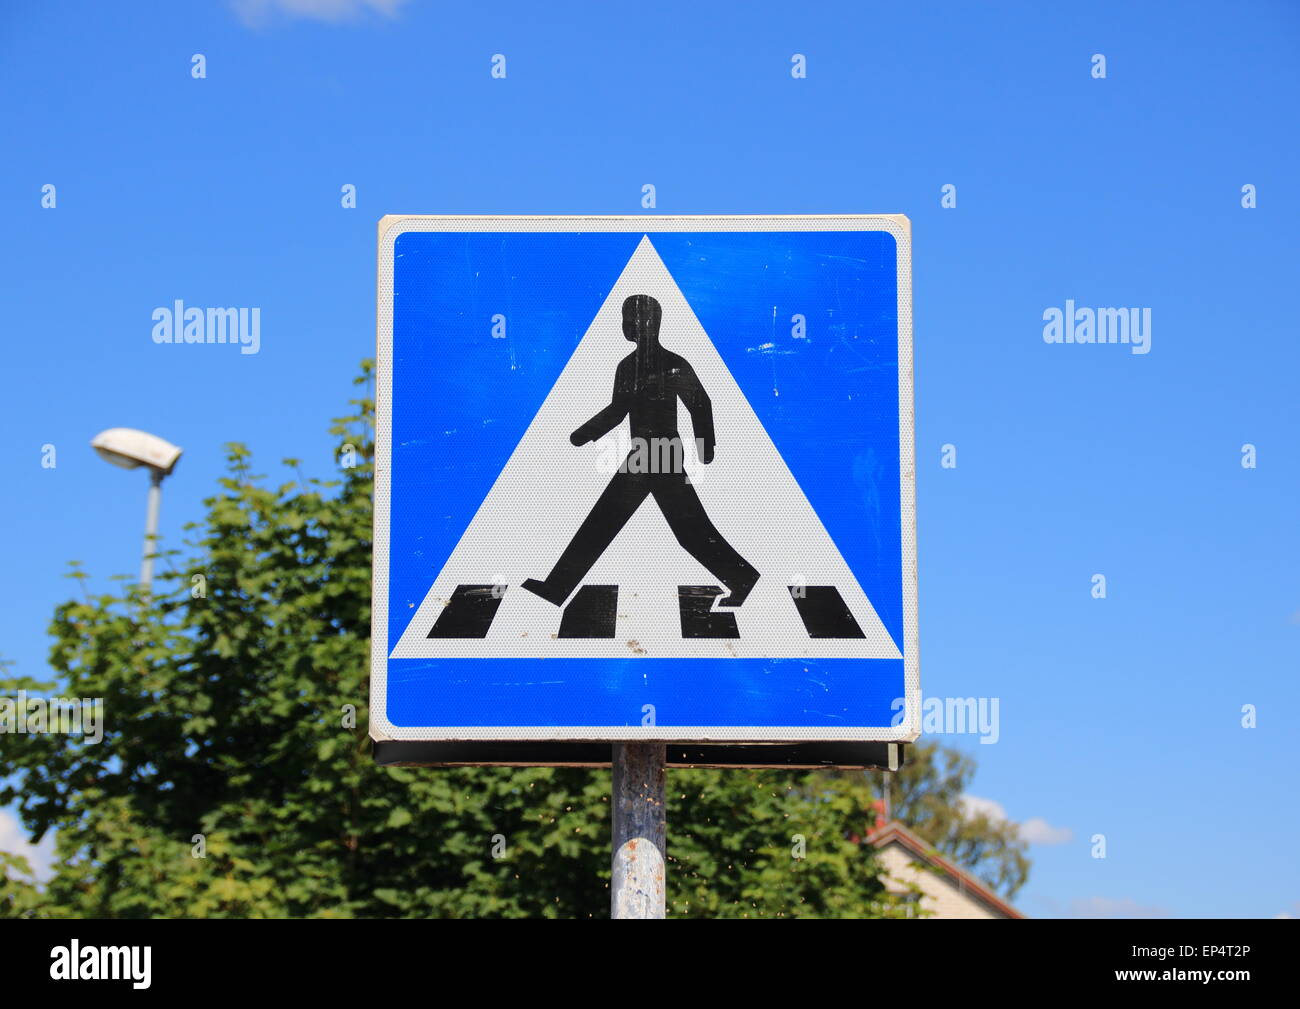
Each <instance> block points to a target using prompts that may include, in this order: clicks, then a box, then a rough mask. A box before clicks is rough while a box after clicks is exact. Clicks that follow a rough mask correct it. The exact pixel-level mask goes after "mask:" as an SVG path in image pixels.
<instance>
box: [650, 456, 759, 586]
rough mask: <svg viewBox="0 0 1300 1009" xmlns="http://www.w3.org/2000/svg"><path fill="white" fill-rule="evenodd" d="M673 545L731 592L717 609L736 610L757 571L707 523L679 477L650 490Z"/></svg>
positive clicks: (696, 499) (693, 495) (662, 479)
mask: <svg viewBox="0 0 1300 1009" xmlns="http://www.w3.org/2000/svg"><path fill="white" fill-rule="evenodd" d="M651 493H652V494H654V496H655V501H657V502H658V504H659V507H660V509H661V510H662V511H663V513H664V518H666V519H667V520H668V526H669V528H670V529H672V531H673V535H674V536H676V537H677V542H678V543H680V544H681V545H682V547H683V548H684V549H686V550H687V551H688V552H689V553H690V554H691V556H693V557H694V558H695V559H696V560H697V561H699V562H700V563H701V564H703V565H704V566H705V567H706V568H707V569H708V570H709V573H710V574H712V575H713V576H714V577H715V578H717V579H718V580H719V581H721V582H722V584H723V585H725V586H726V587H727V588H728V589H730V590H731V595H729V596H727V597H726V598H724V599H721V600H719V601H718V605H719V606H739V605H740V604H741V603H743V602H744V601H745V599H746V598H747V597H748V596H749V593H750V590H751V589H753V587H754V584H755V583H756V582H757V581H758V569H757V568H755V567H754V565H752V564H750V563H749V561H747V560H745V558H743V557H742V556H740V554H739V553H737V552H736V549H735V548H734V547H733V546H732V545H731V544H730V543H728V542H727V541H726V540H725V539H724V538H723V536H722V533H720V532H718V530H717V527H715V526H714V524H713V523H712V522H711V521H709V516H708V514H707V513H706V512H705V510H704V505H703V504H702V503H701V502H700V496H699V495H698V494H697V493H696V492H695V488H694V487H693V486H691V484H689V483H688V482H687V481H686V480H685V479H684V478H683V477H682V476H680V475H673V476H671V477H662V476H661V477H659V478H658V479H657V480H655V482H654V484H653V485H652V486H651Z"/></svg>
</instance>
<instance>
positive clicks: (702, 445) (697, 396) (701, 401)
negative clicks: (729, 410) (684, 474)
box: [678, 364, 714, 463]
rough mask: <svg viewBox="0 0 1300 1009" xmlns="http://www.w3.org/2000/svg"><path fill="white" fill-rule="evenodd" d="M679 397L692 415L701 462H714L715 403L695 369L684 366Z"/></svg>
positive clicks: (687, 365)
mask: <svg viewBox="0 0 1300 1009" xmlns="http://www.w3.org/2000/svg"><path fill="white" fill-rule="evenodd" d="M679 380H680V382H681V385H680V386H679V387H678V388H679V393H678V394H679V395H680V396H681V397H682V402H683V403H685V404H686V409H687V410H688V411H689V412H690V415H691V427H692V428H694V429H695V444H696V445H697V446H699V452H700V462H703V463H710V462H713V449H714V440H713V401H712V400H710V399H709V394H708V393H707V392H705V391H704V386H703V385H702V384H701V383H700V380H699V379H698V378H697V377H696V375H695V369H694V368H692V367H691V366H690V365H689V364H683V367H682V371H681V375H680V379H679Z"/></svg>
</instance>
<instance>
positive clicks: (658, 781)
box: [609, 743, 667, 918]
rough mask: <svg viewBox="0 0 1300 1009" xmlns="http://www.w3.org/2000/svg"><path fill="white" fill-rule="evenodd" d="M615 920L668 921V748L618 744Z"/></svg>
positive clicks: (614, 796) (612, 805) (615, 763)
mask: <svg viewBox="0 0 1300 1009" xmlns="http://www.w3.org/2000/svg"><path fill="white" fill-rule="evenodd" d="M613 745H614V754H613V772H614V775H613V776H614V785H613V793H612V795H611V801H610V815H611V818H612V823H613V860H612V863H611V870H612V871H611V875H610V881H609V914H610V917H611V918H663V917H664V869H665V865H664V850H665V849H664V843H665V836H666V808H665V805H664V798H665V797H664V783H665V779H666V776H667V775H666V747H665V746H664V744H663V743H615V744H613Z"/></svg>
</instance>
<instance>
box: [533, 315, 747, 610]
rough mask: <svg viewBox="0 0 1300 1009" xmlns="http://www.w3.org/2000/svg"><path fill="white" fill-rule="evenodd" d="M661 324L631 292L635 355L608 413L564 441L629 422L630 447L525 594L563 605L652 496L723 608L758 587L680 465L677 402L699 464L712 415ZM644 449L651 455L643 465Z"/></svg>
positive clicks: (708, 455) (709, 445) (710, 448)
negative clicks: (662, 341)
mask: <svg viewBox="0 0 1300 1009" xmlns="http://www.w3.org/2000/svg"><path fill="white" fill-rule="evenodd" d="M662 317H663V310H662V309H661V308H660V306H659V302H657V301H656V300H655V299H654V298H652V297H650V296H649V295H646V294H635V295H633V296H632V297H630V298H628V299H627V300H626V301H624V302H623V335H624V336H625V337H626V338H627V339H628V340H630V341H632V342H633V343H635V344H636V350H635V351H633V352H632V353H631V354H629V355H628V356H627V357H625V358H623V360H622V361H620V362H619V363H618V368H617V370H616V371H615V374H614V395H613V397H612V401H611V402H610V404H609V406H607V407H605V409H603V410H601V411H600V412H599V413H598V414H596V416H594V417H592V418H591V420H589V421H587V422H586V423H585V424H583V425H582V426H581V427H579V428H578V429H577V430H576V431H574V432H573V434H572V435H571V436H570V438H569V440H570V441H571V442H572V443H573V444H574V445H585V444H587V443H588V442H592V441H595V440H596V439H597V438H600V437H602V436H604V435H606V434H608V433H609V432H610V431H612V430H614V428H616V427H617V426H618V425H619V424H621V423H622V422H623V418H624V417H628V418H629V421H630V424H631V428H632V439H633V441H632V444H633V448H632V451H631V452H630V453H629V454H628V457H627V458H626V459H625V460H624V461H623V464H622V466H621V467H620V468H619V471H618V472H617V473H616V474H614V478H613V479H612V480H610V482H609V486H607V487H606V488H605V490H604V492H603V493H602V494H601V495H600V497H599V498H597V499H596V503H595V505H594V506H593V507H592V509H591V512H590V513H589V514H588V515H587V517H586V518H585V519H584V520H583V522H582V525H581V526H579V527H578V531H577V532H576V533H574V534H573V539H572V540H570V541H569V545H568V546H567V547H565V548H564V552H563V553H561V554H560V559H559V560H557V561H556V562H555V566H554V567H553V568H552V569H551V573H550V574H549V575H547V576H546V580H545V581H538V580H537V579H536V578H529V579H527V580H526V581H524V583H523V587H524V588H526V589H528V591H530V592H532V593H535V594H536V595H539V596H541V597H542V598H543V599H545V600H547V601H548V602H551V603H554V604H555V605H556V606H562V605H563V604H564V602H565V600H567V599H568V598H569V596H570V595H571V594H572V593H573V590H574V589H576V588H577V587H578V584H579V583H580V582H581V581H582V579H583V578H584V577H585V576H586V574H587V572H588V571H590V570H591V567H592V565H593V564H595V563H596V561H597V560H599V559H600V555H601V554H603V553H604V552H605V550H606V549H607V548H608V547H609V545H610V544H611V543H612V542H613V541H614V537H615V536H617V535H618V533H619V531H620V530H621V529H622V528H623V527H624V526H625V525H626V524H627V522H628V520H629V519H630V518H631V517H632V515H633V514H634V513H635V512H636V510H637V508H639V507H640V506H641V502H643V501H644V500H645V499H646V498H647V497H649V496H651V495H653V497H654V499H655V503H656V504H658V505H659V509H660V511H662V512H663V514H664V518H665V519H667V520H668V526H669V528H670V529H672V531H673V535H674V536H675V537H676V538H677V542H678V543H680V544H681V545H682V546H683V547H684V548H685V549H686V550H687V551H688V552H689V553H690V554H691V556H693V557H694V558H695V559H696V560H697V561H699V562H700V563H701V564H702V565H703V566H704V567H705V568H707V569H708V570H709V572H710V573H711V574H712V575H713V576H714V577H715V578H717V579H718V580H719V581H720V582H722V584H723V585H725V586H726V587H727V589H728V590H729V591H730V595H728V596H727V597H726V598H724V599H721V600H719V602H718V605H719V606H739V605H740V604H741V603H743V602H744V601H745V599H746V597H748V595H749V593H750V590H752V589H753V587H754V583H755V582H757V581H758V571H757V569H756V568H754V566H753V565H752V564H750V563H749V562H748V561H747V560H745V558H743V557H742V556H740V554H739V553H737V552H736V550H735V548H733V547H732V546H731V544H730V543H728V542H727V541H726V540H725V539H723V537H722V534H721V533H720V532H718V530H717V528H716V527H715V526H714V525H713V523H712V522H711V521H710V520H709V516H708V515H707V514H706V513H705V511H704V505H703V504H701V503H700V498H699V495H698V494H697V493H696V492H695V488H694V487H693V486H692V485H691V482H690V478H689V477H688V476H687V473H686V470H685V468H684V467H683V465H682V463H683V452H682V439H681V435H680V434H679V433H678V431H677V400H678V398H680V399H681V401H682V402H683V403H684V404H685V405H686V409H687V410H689V411H690V414H691V425H692V426H693V427H694V429H695V438H696V444H697V445H698V446H699V457H700V461H701V462H703V463H710V462H712V461H713V452H714V432H713V407H712V404H711V403H710V402H709V397H708V394H707V393H706V392H705V391H704V386H703V385H701V384H700V380H699V379H698V378H697V377H696V375H695V371H694V369H693V368H691V366H690V365H689V364H688V363H687V362H686V360H685V358H683V357H681V356H679V355H677V354H674V353H673V352H672V351H669V350H665V349H664V348H663V347H661V346H660V345H659V324H660V322H661V321H662ZM646 446H652V447H653V450H652V451H651V452H650V454H649V459H650V463H651V464H650V465H648V466H647V465H646V461H647V454H646V450H645V449H646ZM665 462H666V464H665Z"/></svg>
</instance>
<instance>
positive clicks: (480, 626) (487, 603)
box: [429, 585, 506, 638]
mask: <svg viewBox="0 0 1300 1009" xmlns="http://www.w3.org/2000/svg"><path fill="white" fill-rule="evenodd" d="M494 589H495V591H493V590H494ZM505 594H506V587H505V586H504V585H457V586H456V591H455V592H453V593H452V594H451V599H449V600H448V601H447V605H446V606H444V607H443V608H442V613H440V614H439V615H438V620H437V622H436V623H435V624H434V625H433V630H431V631H430V632H429V637H431V638H486V637H487V632H488V628H490V627H491V626H492V618H493V617H495V616H496V615H497V607H498V606H500V605H501V600H502V598H503V597H504V596H505Z"/></svg>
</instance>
